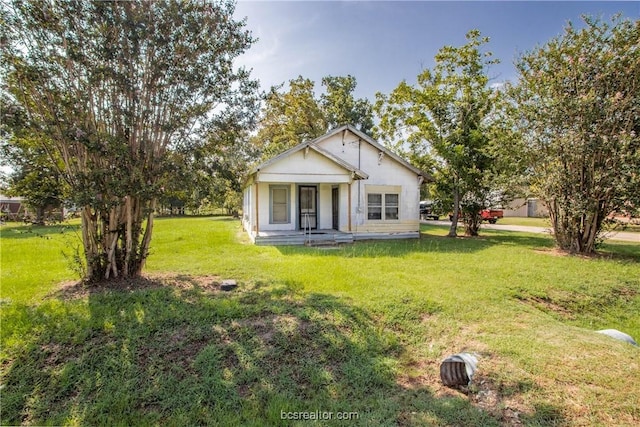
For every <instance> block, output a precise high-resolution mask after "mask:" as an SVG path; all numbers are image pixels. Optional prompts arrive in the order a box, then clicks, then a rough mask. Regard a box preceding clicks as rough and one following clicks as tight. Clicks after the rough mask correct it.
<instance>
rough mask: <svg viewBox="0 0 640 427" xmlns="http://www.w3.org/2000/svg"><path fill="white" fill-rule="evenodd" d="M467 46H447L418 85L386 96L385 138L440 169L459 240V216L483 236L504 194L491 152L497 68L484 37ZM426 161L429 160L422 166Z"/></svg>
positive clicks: (440, 190) (438, 182)
mask: <svg viewBox="0 0 640 427" xmlns="http://www.w3.org/2000/svg"><path fill="white" fill-rule="evenodd" d="M467 39H468V43H467V44H466V45H464V46H461V47H452V46H445V47H443V48H442V49H440V51H439V52H438V54H437V55H436V57H435V61H436V65H435V67H434V69H433V70H429V69H426V70H424V71H423V72H422V73H421V74H420V75H418V78H417V84H416V85H415V86H411V85H409V84H407V83H406V82H402V83H400V84H399V85H398V87H397V88H396V89H394V91H393V92H392V93H391V94H390V95H389V96H385V95H383V94H380V93H378V94H377V95H376V96H377V102H376V111H377V112H378V115H379V116H380V117H381V119H380V124H379V125H378V128H377V132H378V134H380V135H381V136H384V137H386V139H387V140H391V141H393V140H396V139H400V140H404V139H405V138H406V140H407V143H408V145H409V147H410V150H411V152H412V153H413V156H414V157H415V158H416V160H418V161H420V162H421V163H422V164H427V165H433V171H434V172H433V176H434V179H435V182H434V183H433V185H432V193H433V194H434V195H435V196H436V199H438V201H439V203H440V204H441V205H442V208H441V209H443V210H444V211H452V212H453V216H454V221H453V223H452V226H451V230H450V234H451V235H452V236H455V234H456V225H457V220H458V213H459V209H460V211H461V213H462V216H463V219H464V221H465V231H466V234H468V235H477V232H478V228H479V217H478V215H479V211H480V210H481V209H483V208H485V207H487V203H488V202H489V195H490V193H491V191H492V190H497V188H496V187H495V183H494V175H496V174H498V173H499V172H500V171H499V170H498V169H497V167H496V166H498V163H497V162H496V160H495V156H494V152H493V151H492V150H491V149H490V147H491V144H492V143H493V142H494V137H495V136H496V135H495V134H496V133H497V128H495V127H493V120H492V116H493V115H495V110H496V107H497V106H499V97H500V93H499V92H496V91H492V90H491V89H490V88H489V87H488V81H489V80H488V77H487V71H486V70H487V67H488V66H490V65H491V64H494V63H496V62H497V60H495V59H492V55H491V53H490V52H483V51H482V47H483V45H485V44H486V43H487V42H488V38H486V37H481V35H480V32H479V31H477V30H473V31H470V32H469V33H468V34H467ZM419 159H424V160H419Z"/></svg>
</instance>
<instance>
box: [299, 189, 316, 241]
mask: <svg viewBox="0 0 640 427" xmlns="http://www.w3.org/2000/svg"><path fill="white" fill-rule="evenodd" d="M298 191H299V195H298V200H300V228H301V229H303V230H304V229H307V228H310V229H312V230H315V229H316V228H318V210H317V206H318V203H317V192H318V188H317V187H316V186H314V185H301V186H300V187H298Z"/></svg>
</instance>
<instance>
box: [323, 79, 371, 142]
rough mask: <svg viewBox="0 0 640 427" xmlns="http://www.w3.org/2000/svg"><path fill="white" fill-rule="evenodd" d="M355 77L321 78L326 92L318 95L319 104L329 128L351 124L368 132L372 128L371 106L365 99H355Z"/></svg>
mask: <svg viewBox="0 0 640 427" xmlns="http://www.w3.org/2000/svg"><path fill="white" fill-rule="evenodd" d="M356 84H357V83H356V78H355V77H353V76H351V75H348V76H346V77H333V76H327V77H323V78H322V85H323V86H325V87H326V88H327V89H326V93H323V94H322V95H321V96H320V105H321V106H322V109H323V111H324V114H325V117H326V120H327V122H328V123H329V127H330V128H336V127H339V126H342V125H347V124H350V125H353V126H355V127H356V128H357V129H359V130H361V131H362V132H364V133H366V134H369V133H370V132H371V130H372V128H373V112H372V106H371V104H370V103H369V101H368V100H367V99H355V98H354V97H353V92H354V91H355V89H356Z"/></svg>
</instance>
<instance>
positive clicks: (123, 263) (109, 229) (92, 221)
mask: <svg viewBox="0 0 640 427" xmlns="http://www.w3.org/2000/svg"><path fill="white" fill-rule="evenodd" d="M119 202H120V203H117V204H116V203H115V202H114V203H112V204H111V205H110V207H109V209H108V211H106V210H104V211H99V210H95V211H94V210H93V209H92V208H91V207H88V206H87V207H85V208H84V209H83V211H82V236H83V242H84V251H85V261H86V270H85V271H86V273H85V280H86V281H88V282H97V281H100V280H103V279H105V280H108V279H111V278H127V277H135V276H139V275H140V274H141V273H142V268H143V267H144V263H145V260H146V257H147V256H148V254H149V244H150V242H151V234H152V230H153V215H154V210H155V207H156V201H155V200H152V201H147V202H146V203H145V202H144V201H142V200H141V199H140V198H138V197H135V196H126V197H124V198H123V199H122V200H119ZM143 205H146V209H143V208H142V206H143ZM145 213H146V217H145ZM145 221H146V227H144V233H143V223H144V222H145ZM141 237H142V238H141Z"/></svg>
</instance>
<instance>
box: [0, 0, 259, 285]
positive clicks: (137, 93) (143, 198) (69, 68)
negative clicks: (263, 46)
mask: <svg viewBox="0 0 640 427" xmlns="http://www.w3.org/2000/svg"><path fill="white" fill-rule="evenodd" d="M234 7H235V5H234V3H232V2H228V1H220V2H218V1H194V2H178V1H170V0H154V1H144V0H140V1H122V2H118V1H110V2H87V1H77V0H57V1H49V0H45V1H43V0H16V1H13V2H5V3H3V6H2V9H1V13H2V21H3V26H2V30H1V31H2V34H1V35H0V40H1V42H2V48H3V56H2V68H1V72H2V77H3V80H4V81H5V82H6V85H7V90H8V92H10V93H11V95H12V96H13V98H14V100H15V101H16V102H18V103H19V104H20V105H21V106H22V107H23V108H24V109H25V111H26V112H27V115H28V120H29V127H30V129H31V132H32V133H33V134H34V140H36V141H39V142H40V143H41V144H42V148H43V149H44V150H46V151H47V152H49V153H50V155H51V156H52V158H54V159H60V165H61V166H60V173H61V176H62V177H63V179H64V180H65V181H66V183H67V184H68V186H69V188H70V193H71V194H72V196H73V202H74V203H75V204H76V206H78V207H80V208H81V217H82V239H83V244H84V256H85V260H86V266H85V279H86V280H88V281H98V280H102V279H112V278H118V277H131V276H136V275H139V274H140V273H141V271H142V268H143V266H144V263H145V260H146V259H147V256H148V254H149V245H150V242H151V235H152V230H153V218H154V210H155V208H156V204H157V200H158V197H159V196H160V195H161V193H162V187H163V181H164V180H166V179H167V173H168V172H169V171H171V169H172V168H171V164H170V161H169V159H170V157H169V156H168V154H169V153H170V152H172V150H174V149H176V147H180V146H183V145H188V144H194V145H196V144H197V143H198V141H199V140H201V139H202V140H204V139H205V137H206V134H207V133H208V132H210V131H211V130H212V129H215V128H217V127H219V126H229V125H233V126H241V125H242V124H244V123H247V122H248V121H250V120H251V117H252V114H253V111H254V109H255V104H254V103H255V101H257V97H256V92H257V82H255V81H252V80H251V79H250V77H249V73H248V72H247V71H246V70H244V69H237V68H236V67H234V59H235V58H236V57H238V56H239V55H240V54H242V53H243V52H244V51H245V50H246V49H248V48H249V47H250V45H251V44H252V42H253V40H252V37H251V35H250V33H249V32H248V31H246V30H245V29H244V24H245V23H244V21H236V20H234V18H233V12H234ZM38 136H41V137H38Z"/></svg>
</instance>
